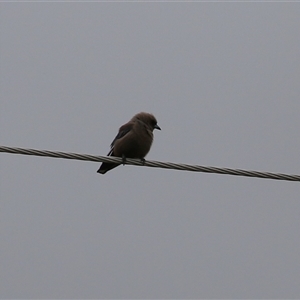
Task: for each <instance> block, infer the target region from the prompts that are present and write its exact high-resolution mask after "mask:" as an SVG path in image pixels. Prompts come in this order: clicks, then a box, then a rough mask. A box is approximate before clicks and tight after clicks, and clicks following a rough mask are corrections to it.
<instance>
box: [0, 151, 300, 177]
mask: <svg viewBox="0 0 300 300" xmlns="http://www.w3.org/2000/svg"><path fill="white" fill-rule="evenodd" d="M0 152H6V153H12V154H23V155H34V156H45V157H54V158H65V159H75V160H85V161H95V162H108V163H119V164H122V163H123V161H122V158H119V157H114V156H97V155H89V154H78V153H67V152H58V151H48V150H36V149H24V148H15V147H5V146H0ZM125 164H128V165H134V166H146V167H153V168H163V169H173V170H181V171H193V172H205V173H215V174H227V175H236V176H247V177H257V178H266V179H276V180H288V181H300V175H288V174H280V173H270V172H258V171H248V170H240V169H229V168H218V167H205V166H198V165H187V164H176V163H170V162H160V161H154V160H146V161H145V162H143V161H141V160H139V159H129V158H128V159H126V162H125Z"/></svg>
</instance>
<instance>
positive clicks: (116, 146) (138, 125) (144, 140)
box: [97, 112, 160, 174]
mask: <svg viewBox="0 0 300 300" xmlns="http://www.w3.org/2000/svg"><path fill="white" fill-rule="evenodd" d="M154 129H159V130H160V127H159V126H158V125H157V121H156V118H155V117H154V116H153V115H152V114H148V113H145V112H141V113H138V114H136V115H135V116H133V118H132V119H131V120H130V121H129V122H128V123H126V124H124V125H123V126H121V127H120V129H119V132H118V134H117V136H116V137H115V139H114V140H113V141H112V143H111V145H110V147H111V149H110V151H109V153H108V154H107V155H109V156H117V157H122V158H123V159H126V158H140V159H144V157H145V156H146V155H147V153H148V152H149V150H150V148H151V145H152V142H153V130H154ZM117 166H119V164H113V163H102V165H101V166H100V168H99V170H98V171H97V172H98V173H101V174H105V173H106V172H107V171H109V170H111V169H113V168H115V167H117Z"/></svg>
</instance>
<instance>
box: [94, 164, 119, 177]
mask: <svg viewBox="0 0 300 300" xmlns="http://www.w3.org/2000/svg"><path fill="white" fill-rule="evenodd" d="M119 165H120V164H111V163H102V165H101V166H100V168H99V170H98V171H97V173H100V174H105V173H106V172H108V171H110V170H112V169H114V168H116V167H117V166H119Z"/></svg>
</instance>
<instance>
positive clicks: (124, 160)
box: [122, 154, 126, 166]
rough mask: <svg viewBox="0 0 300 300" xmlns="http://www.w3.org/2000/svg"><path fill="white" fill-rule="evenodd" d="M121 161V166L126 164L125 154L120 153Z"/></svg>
mask: <svg viewBox="0 0 300 300" xmlns="http://www.w3.org/2000/svg"><path fill="white" fill-rule="evenodd" d="M122 163H123V166H124V165H125V164H126V156H125V155H124V154H122Z"/></svg>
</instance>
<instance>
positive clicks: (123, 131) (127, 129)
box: [108, 122, 134, 155]
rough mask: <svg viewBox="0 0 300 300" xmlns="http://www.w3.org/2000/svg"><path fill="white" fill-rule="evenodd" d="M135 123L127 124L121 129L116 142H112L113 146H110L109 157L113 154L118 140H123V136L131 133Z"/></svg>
mask: <svg viewBox="0 0 300 300" xmlns="http://www.w3.org/2000/svg"><path fill="white" fill-rule="evenodd" d="M133 125H134V123H133V122H128V123H126V124H124V125H123V126H121V127H120V129H119V132H118V134H117V135H116V137H115V138H114V140H113V141H112V143H111V145H110V148H111V149H110V151H109V153H108V155H111V154H112V152H113V148H114V145H115V142H116V140H118V139H120V138H122V137H123V136H125V135H126V134H127V133H128V132H130V131H131V129H132V127H133Z"/></svg>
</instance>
